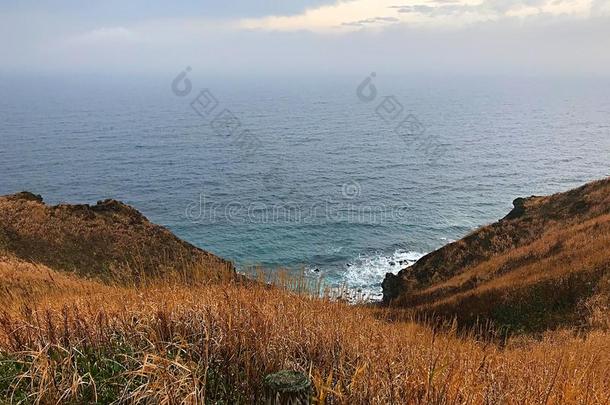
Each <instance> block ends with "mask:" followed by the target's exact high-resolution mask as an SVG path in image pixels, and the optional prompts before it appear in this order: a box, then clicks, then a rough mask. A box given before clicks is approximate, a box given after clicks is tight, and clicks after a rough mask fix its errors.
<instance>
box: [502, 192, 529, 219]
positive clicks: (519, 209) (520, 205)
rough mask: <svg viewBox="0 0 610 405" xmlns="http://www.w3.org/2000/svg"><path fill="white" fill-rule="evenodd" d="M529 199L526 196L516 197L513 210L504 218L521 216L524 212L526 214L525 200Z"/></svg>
mask: <svg viewBox="0 0 610 405" xmlns="http://www.w3.org/2000/svg"><path fill="white" fill-rule="evenodd" d="M526 201H527V199H525V198H521V197H519V198H515V199H514V200H513V207H514V208H513V209H512V210H511V212H509V213H508V214H507V215H506V216H505V217H504V219H515V218H519V217H520V216H522V215H523V214H525V202H526Z"/></svg>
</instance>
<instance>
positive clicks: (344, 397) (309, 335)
mask: <svg viewBox="0 0 610 405" xmlns="http://www.w3.org/2000/svg"><path fill="white" fill-rule="evenodd" d="M7 266H8V263H7V264H6V265H5V268H4V270H3V273H2V274H4V275H6V274H8V273H9V270H8V269H7V268H6V267H7ZM20 266H23V264H22V263H21V264H20ZM28 271H30V270H28V269H27V268H26V267H16V268H14V269H13V276H14V277H16V276H17V275H18V274H19V273H20V272H28ZM47 271H48V270H47V269H43V268H39V269H38V272H34V273H32V274H29V275H28V276H24V277H26V278H22V279H20V280H19V281H18V282H16V284H19V285H23V284H24V283H25V284H30V287H29V289H26V290H25V291H27V292H26V293H25V294H22V295H19V294H16V293H15V292H14V291H17V290H16V289H15V283H13V284H11V290H12V291H13V293H12V294H13V306H12V307H13V308H18V309H19V310H18V311H14V310H13V311H3V313H2V315H1V316H0V359H1V363H0V389H2V391H3V392H2V395H3V397H0V398H4V400H5V401H7V402H19V401H22V402H27V403H30V402H38V403H45V404H46V403H83V402H94V401H98V402H100V403H109V402H113V401H114V402H119V403H166V404H179V403H187V404H196V403H255V402H257V401H259V400H261V395H262V387H261V381H262V379H263V377H264V376H265V375H266V374H267V373H270V372H274V371H277V370H280V369H286V368H288V369H296V370H301V371H303V372H305V373H307V374H310V375H311V377H312V379H313V381H314V385H315V395H316V400H317V401H318V403H344V404H385V403H395V404H417V403H422V404H424V403H425V404H504V403H505V404H564V403H574V404H577V403H578V404H607V403H608V401H609V395H610V374H609V373H608V367H610V355H609V353H610V334H608V333H607V332H603V331H594V332H590V333H589V334H587V335H581V336H578V335H574V334H573V333H572V332H570V331H556V332H552V333H551V332H549V333H546V334H545V335H543V336H542V337H541V338H540V339H531V338H525V337H519V338H514V339H509V340H508V341H506V342H504V344H503V345H501V346H500V345H498V344H495V343H494V342H493V341H491V340H490V341H484V340H480V339H477V338H475V337H474V335H459V334H458V333H457V332H456V330H455V328H453V329H451V328H449V330H446V331H444V332H440V331H435V330H433V329H432V328H430V327H427V326H424V325H418V324H416V323H413V322H408V321H405V322H398V321H389V319H391V318H393V317H395V313H393V310H391V309H379V308H372V307H365V306H350V305H347V304H345V303H342V302H340V301H330V300H326V299H319V298H313V297H311V296H309V295H307V294H297V293H294V292H287V291H286V290H284V289H282V288H277V287H273V288H272V287H266V286H263V285H260V284H249V285H243V284H238V283H235V282H234V281H231V280H214V281H210V282H207V283H204V282H197V283H194V284H193V283H191V284H190V285H188V286H186V285H184V284H182V283H181V282H179V281H172V282H170V283H165V282H164V283H158V284H155V283H150V284H148V285H147V286H141V287H139V288H136V287H118V286H107V285H101V284H95V282H80V281H76V280H73V279H72V277H70V276H65V275H64V276H65V277H61V276H60V277H57V276H58V274H53V273H49V274H52V278H49V277H51V276H45V275H44V273H45V272H47ZM2 280H5V278H4V277H3V278H2ZM291 282H293V281H291ZM279 283H284V284H285V282H283V281H279ZM296 284H297V287H299V286H303V283H301V282H296ZM42 286H44V287H42ZM293 287H294V284H293ZM92 288H93V291H92ZM32 291H33V292H34V293H32ZM1 401H2V400H1V399H0V402H1Z"/></svg>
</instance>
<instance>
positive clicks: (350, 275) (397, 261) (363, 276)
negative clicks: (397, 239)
mask: <svg viewBox="0 0 610 405" xmlns="http://www.w3.org/2000/svg"><path fill="white" fill-rule="evenodd" d="M422 256H424V254H423V253H419V252H412V251H406V250H402V249H399V250H397V251H395V252H394V254H392V255H391V256H387V255H383V254H374V255H371V256H359V257H358V258H356V259H355V260H354V261H353V262H351V263H349V264H347V265H346V266H347V267H346V271H345V273H344V274H343V278H344V281H345V285H346V287H347V288H349V289H351V290H355V291H356V292H358V294H359V295H362V296H365V297H366V299H368V300H380V299H381V298H382V296H383V294H382V291H381V282H382V281H383V278H384V277H385V275H386V273H397V272H398V271H399V270H401V269H404V268H405V267H407V266H410V265H412V264H413V263H415V262H416V261H417V260H419V258H421V257H422Z"/></svg>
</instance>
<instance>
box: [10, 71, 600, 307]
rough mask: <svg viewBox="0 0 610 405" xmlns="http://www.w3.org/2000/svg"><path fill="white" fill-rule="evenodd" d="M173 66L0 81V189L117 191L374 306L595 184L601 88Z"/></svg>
mask: <svg viewBox="0 0 610 405" xmlns="http://www.w3.org/2000/svg"><path fill="white" fill-rule="evenodd" d="M179 73H180V71H177V72H176V75H168V76H167V77H160V78H142V77H132V78H112V77H103V78H102V77H95V78H91V77H82V76H77V77H70V76H62V77H36V78H26V77H6V76H5V77H0V94H2V97H1V98H0V194H8V193H14V192H17V191H22V190H29V191H32V192H35V193H39V194H42V195H43V197H44V198H45V200H46V201H47V202H49V203H53V204H56V203H60V202H69V203H82V202H85V203H95V202H96V201H97V200H100V199H105V198H116V199H120V200H123V201H125V202H126V203H128V204H131V205H133V206H135V207H136V208H138V209H139V210H140V211H142V212H143V213H144V214H145V215H146V216H147V217H148V218H149V219H150V220H151V221H154V222H156V223H159V224H161V225H164V226H166V227H168V228H169V229H171V230H172V231H173V232H174V233H176V234H177V235H178V236H180V237H181V238H183V239H185V240H187V241H189V242H191V243H193V244H195V245H197V246H199V247H201V248H203V249H206V250H209V251H212V252H214V253H216V254H218V255H220V256H223V257H226V258H228V259H231V260H234V261H235V263H236V264H237V265H238V266H239V267H240V268H241V269H243V270H244V271H248V269H249V268H251V267H252V266H263V267H266V268H271V269H273V268H278V267H283V268H289V269H294V270H295V271H298V270H300V269H305V270H306V271H307V272H308V274H311V275H312V277H323V278H324V280H325V282H326V283H328V284H331V285H347V286H349V287H352V288H355V289H361V290H362V291H363V292H364V293H367V294H370V296H371V297H373V298H379V296H380V292H381V288H380V283H381V281H382V280H383V277H384V275H385V273H386V272H388V271H393V272H396V271H398V270H399V269H400V268H401V267H402V266H404V265H406V264H407V263H412V262H413V261H414V260H416V259H417V258H419V257H420V256H421V255H422V254H424V253H426V252H429V251H431V250H433V249H436V248H438V247H440V246H442V245H444V244H446V243H448V242H449V241H451V240H455V239H458V238H460V237H462V236H463V235H465V234H467V233H468V232H470V231H471V230H473V229H474V228H476V227H478V226H481V225H484V224H486V223H489V222H492V221H495V220H497V219H498V218H500V217H502V216H504V215H505V214H506V213H507V212H508V211H509V210H510V209H511V206H512V204H511V202H512V200H513V199H514V198H516V197H519V196H529V195H532V194H548V193H553V192H558V191H562V190H566V189H569V188H571V187H574V186H578V185H580V184H582V183H584V182H587V181H590V180H594V179H598V178H601V177H605V176H608V175H610V81H607V80H601V79H576V78H571V79H565V78H564V79H533V78H521V79H514V78H513V79H509V78H453V79H451V78H421V77H407V78H401V77H398V78H397V77H383V74H381V73H378V74H376V75H375V76H374V77H372V76H369V74H370V73H369V72H364V73H363V75H362V77H353V78H345V77H342V78H305V79H303V78H257V79H240V78H232V79H229V78H211V77H205V76H203V75H201V76H197V75H196V71H195V70H193V71H192V72H187V73H188V74H187V76H186V78H187V79H188V80H190V86H188V83H185V82H184V80H182V78H180V77H179V78H178V79H177V81H176V83H174V86H172V82H173V80H174V78H175V77H176V76H177V75H178V74H179ZM367 78H369V79H371V81H370V82H369V81H366V82H363V81H364V80H365V79H367ZM204 89H207V92H204V93H201V91H202V90H204ZM189 90H190V91H189ZM388 97H389V98H388ZM193 106H194V107H195V108H193ZM212 107H214V108H212ZM401 123H402V125H399V124H401ZM397 127H398V129H397ZM244 130H246V132H243V131H244Z"/></svg>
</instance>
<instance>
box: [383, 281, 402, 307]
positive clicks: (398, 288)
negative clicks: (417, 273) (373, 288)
mask: <svg viewBox="0 0 610 405" xmlns="http://www.w3.org/2000/svg"><path fill="white" fill-rule="evenodd" d="M381 289H382V290H383V302H384V303H385V304H389V303H390V302H391V301H392V300H393V299H395V298H396V297H398V296H399V295H400V293H401V292H402V291H403V283H402V277H400V276H399V275H395V274H394V273H386V275H385V278H384V279H383V282H382V283H381Z"/></svg>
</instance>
